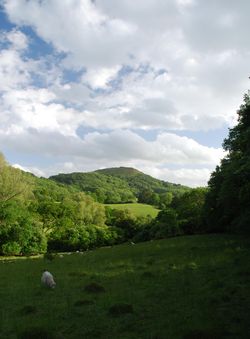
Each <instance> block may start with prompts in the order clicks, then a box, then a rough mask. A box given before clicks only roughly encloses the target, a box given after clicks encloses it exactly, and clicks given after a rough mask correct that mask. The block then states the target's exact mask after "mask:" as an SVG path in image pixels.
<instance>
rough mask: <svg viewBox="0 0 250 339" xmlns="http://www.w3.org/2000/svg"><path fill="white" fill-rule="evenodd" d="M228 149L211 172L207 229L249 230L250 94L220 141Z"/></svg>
mask: <svg viewBox="0 0 250 339" xmlns="http://www.w3.org/2000/svg"><path fill="white" fill-rule="evenodd" d="M223 148H224V149H225V151H227V152H228V153H227V155H226V157H225V158H224V159H223V160H222V161H221V164H220V166H218V167H217V168H216V170H215V171H214V172H213V173H212V175H211V178H210V181H209V192H208V194H207V198H206V203H205V210H204V213H205V216H206V220H207V228H208V231H211V232H225V231H233V232H248V233H249V232H250V227H249V224H250V96H249V93H248V94H246V95H245V96H244V103H243V104H242V105H241V107H240V109H239V110H238V124H237V125H236V126H235V127H233V128H232V129H230V130H229V136H228V138H226V139H225V141H224V143H223Z"/></svg>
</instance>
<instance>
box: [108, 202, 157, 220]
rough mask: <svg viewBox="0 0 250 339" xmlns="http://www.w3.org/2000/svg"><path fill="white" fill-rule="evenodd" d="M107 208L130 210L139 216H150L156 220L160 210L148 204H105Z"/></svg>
mask: <svg viewBox="0 0 250 339" xmlns="http://www.w3.org/2000/svg"><path fill="white" fill-rule="evenodd" d="M105 206H109V207H111V208H116V209H128V210H130V211H131V212H133V213H134V214H135V215H137V216H147V215H150V216H151V217H152V218H155V217H156V216H157V214H158V213H159V210H158V209H157V208H155V207H153V206H151V205H147V204H139V203H133V204H105Z"/></svg>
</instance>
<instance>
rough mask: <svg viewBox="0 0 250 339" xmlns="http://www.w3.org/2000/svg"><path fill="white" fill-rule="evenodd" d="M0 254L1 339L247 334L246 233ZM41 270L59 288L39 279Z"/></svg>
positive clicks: (249, 250) (249, 256)
mask: <svg viewBox="0 0 250 339" xmlns="http://www.w3.org/2000/svg"><path fill="white" fill-rule="evenodd" d="M68 254H69V253H67V254H60V255H58V256H56V257H55V259H54V260H52V261H48V260H44V259H43V258H41V257H40V258H37V259H35V258H33V259H27V260H20V259H19V260H18V259H13V258H12V259H9V260H6V259H5V260H2V261H1V260H0V265H1V270H0V295H1V307H2V309H3V310H4V312H0V324H1V327H0V337H1V338H6V339H7V338H8V339H16V338H20V339H22V338H25V339H27V338H36V339H39V338H51V339H59V338H64V339H76V338H86V339H94V338H123V339H137V338H140V339H149V338H155V339H156V338H169V339H191V338H193V339H195V338H199V339H201V338H211V339H212V338H213V339H216V338H232V339H233V338H238V339H240V338H242V339H243V338H248V337H249V336H248V334H249V333H250V323H249V308H250V290H249V273H250V271H249V260H250V244H249V238H246V237H239V236H233V235H203V236H188V237H178V238H172V239H167V240H159V241H153V242H146V243H141V244H136V245H134V246H131V245H129V244H123V245H120V246H114V247H111V248H100V249H98V250H95V251H88V252H80V253H71V255H68ZM44 267H46V268H47V269H48V270H49V271H50V272H51V273H52V274H53V275H54V277H55V281H56V284H57V285H56V288H55V289H54V290H48V289H46V288H43V287H42V286H41V285H40V278H41V272H42V270H43V269H44Z"/></svg>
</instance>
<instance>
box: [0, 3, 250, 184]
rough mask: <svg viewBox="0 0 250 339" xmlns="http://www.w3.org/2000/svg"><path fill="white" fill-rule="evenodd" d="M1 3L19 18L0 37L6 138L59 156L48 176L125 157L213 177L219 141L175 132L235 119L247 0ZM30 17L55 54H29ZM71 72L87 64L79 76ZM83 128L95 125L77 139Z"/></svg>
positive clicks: (1, 125)
mask: <svg viewBox="0 0 250 339" xmlns="http://www.w3.org/2000/svg"><path fill="white" fill-rule="evenodd" d="M2 3H3V6H4V9H5V11H6V13H7V14H8V16H9V18H10V20H11V21H12V22H13V23H15V24H17V25H18V28H15V29H13V30H11V31H10V32H7V33H4V34H3V35H2V39H1V42H2V44H3V45H2V50H1V51H0V94H1V96H0V110H1V113H0V141H1V143H3V145H8V147H9V148H10V149H13V150H14V149H15V150H18V151H20V152H23V153H24V152H28V153H29V154H35V153H36V152H37V150H38V149H39V152H41V156H45V155H46V156H49V157H54V159H55V163H56V164H55V165H54V167H53V165H51V168H47V169H46V168H44V169H43V171H44V173H47V174H48V173H51V171H53V170H55V169H56V168H57V169H58V170H60V166H61V168H62V169H63V170H65V171H68V170H70V169H73V168H80V167H81V168H82V169H90V168H92V169H95V168H94V166H97V167H100V166H101V167H104V166H109V165H111V164H112V165H114V166H116V165H118V164H120V165H124V164H127V165H134V166H137V167H138V166H139V167H140V168H141V169H145V170H148V172H150V173H153V172H154V169H155V171H156V172H157V171H158V172H157V173H158V175H159V176H161V177H163V176H164V178H165V179H166V180H169V181H171V180H170V179H171V178H173V181H178V182H180V181H181V182H183V183H185V182H186V183H190V185H195V182H196V183H197V184H199V183H201V182H205V181H206V180H207V177H208V173H209V171H210V170H211V169H212V167H213V166H215V165H216V164H217V163H218V162H219V159H220V158H221V156H222V155H223V153H222V150H221V149H216V148H212V147H210V146H209V144H208V145H200V144H199V143H197V142H196V141H194V140H192V139H191V138H185V137H180V136H178V135H176V134H174V131H176V130H181V131H189V132H190V131H209V130H211V129H219V128H222V127H225V126H232V124H233V123H234V122H235V112H236V110H237V108H238V107H239V105H240V103H241V101H242V96H243V93H244V92H245V91H246V89H247V87H248V81H249V80H248V75H249V62H248V60H249V55H250V48H249V44H248V40H249V36H248V32H249V28H250V21H249V18H248V13H249V10H250V3H249V2H248V1H246V0H239V1H237V2H235V1H233V0H221V1H219V2H218V1H215V0H211V1H205V0H200V1H197V0H159V1H155V0H147V1H144V0H137V1H134V0H119V1H115V0H95V1H90V0H74V1H72V0H64V1H61V0H53V1H52V0H48V1H38V0H37V1H26V0H8V1H2ZM23 25H28V26H31V27H32V28H33V29H34V31H35V32H36V33H37V35H38V36H39V37H40V38H42V39H43V40H44V41H45V42H47V43H49V44H51V46H53V47H54V52H53V53H54V54H53V55H44V56H41V57H40V58H36V59H33V58H32V50H31V48H33V47H31V46H32V44H31V40H30V38H28V37H27V36H26V35H25V34H24V33H23V32H21V31H20V29H21V28H22V26H23ZM26 52H31V53H27V54H25V53H26ZM61 52H63V53H64V55H65V57H64V58H63V57H62V56H61V54H60V57H61V59H60V57H58V53H61ZM41 55H42V54H41ZM65 70H66V71H67V70H74V71H75V70H80V71H82V73H81V75H80V76H79V77H78V79H77V80H74V81H72V80H70V79H69V80H67V77H66V78H65V76H64V72H65ZM37 78H39V81H38V80H37ZM81 128H82V129H86V130H88V129H89V128H94V129H96V130H97V131H96V132H95V133H88V134H86V135H85V136H84V137H83V138H82V139H81V138H79V136H78V134H79V133H78V132H79V129H81ZM132 129H133V130H134V129H143V130H148V131H150V130H152V129H153V130H154V131H155V134H156V138H155V140H153V141H147V140H144V139H143V138H141V137H140V136H138V135H137V134H136V133H134V132H132V131H131V130H132ZM104 130H105V132H103V131H104ZM159 131H161V132H159ZM169 131H173V133H169ZM66 156H67V158H66ZM77 164H82V165H79V166H80V167H79V166H78V165H77ZM169 164H171V165H174V164H175V165H178V169H177V170H175V171H174V170H170V169H169V168H170V167H169V168H167V166H168V165H169ZM190 164H193V165H194V171H193V170H191V169H190V168H189V167H188V166H190ZM195 166H196V167H195ZM200 166H203V167H204V168H202V169H201V168H200ZM33 167H36V166H35V165H34V166H33ZM192 175H193V177H192ZM167 176H169V178H167ZM175 178H176V180H174V179H175Z"/></svg>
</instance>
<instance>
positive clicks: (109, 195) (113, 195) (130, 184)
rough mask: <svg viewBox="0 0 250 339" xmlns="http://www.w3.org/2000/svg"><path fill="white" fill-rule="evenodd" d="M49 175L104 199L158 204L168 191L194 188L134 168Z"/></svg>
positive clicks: (52, 178) (57, 180) (59, 181)
mask: <svg viewBox="0 0 250 339" xmlns="http://www.w3.org/2000/svg"><path fill="white" fill-rule="evenodd" d="M49 179H51V180H53V181H56V182H58V183H62V184H66V185H70V186H73V187H74V188H76V189H77V190H80V191H83V192H86V193H88V194H90V195H92V196H93V197H94V198H95V199H96V200H97V201H99V202H101V203H129V202H136V201H138V202H143V203H148V204H151V205H157V204H158V202H159V201H160V197H161V196H163V195H164V194H166V193H171V194H172V195H173V196H176V195H180V194H183V193H184V192H186V191H187V190H189V189H190V188H188V187H186V186H182V185H179V184H173V183H169V182H166V181H163V180H159V179H156V178H153V177H151V176H150V175H147V174H144V173H142V172H140V171H138V170H136V169H134V168H130V167H119V168H106V169H101V170H97V171H94V172H86V173H82V172H75V173H70V174H63V173H61V174H58V175H54V176H51V177H50V178H49Z"/></svg>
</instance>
